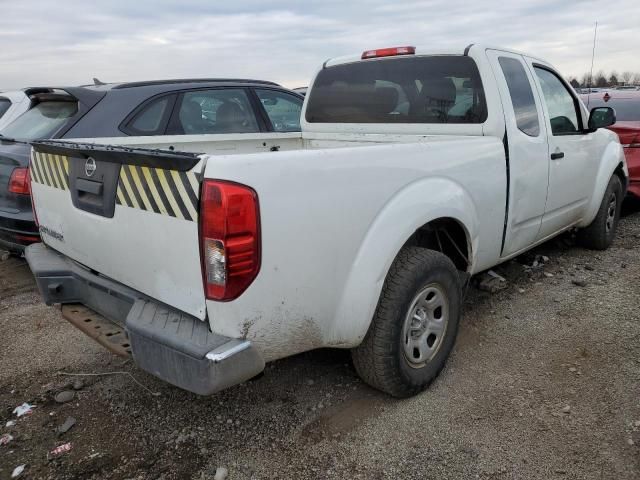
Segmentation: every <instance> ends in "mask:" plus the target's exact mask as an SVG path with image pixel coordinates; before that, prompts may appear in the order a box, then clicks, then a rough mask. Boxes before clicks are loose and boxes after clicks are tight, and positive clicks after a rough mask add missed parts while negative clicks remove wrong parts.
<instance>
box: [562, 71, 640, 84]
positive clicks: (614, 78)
mask: <svg viewBox="0 0 640 480" xmlns="http://www.w3.org/2000/svg"><path fill="white" fill-rule="evenodd" d="M569 83H571V85H572V86H573V87H574V88H585V87H600V88H603V87H618V86H621V85H640V73H639V72H629V71H626V72H622V73H618V72H616V71H615V70H614V71H613V72H611V73H610V74H609V75H607V74H605V72H604V71H603V70H600V71H598V72H597V73H594V74H593V78H591V74H590V73H584V74H583V75H582V77H580V78H579V79H578V78H576V77H569Z"/></svg>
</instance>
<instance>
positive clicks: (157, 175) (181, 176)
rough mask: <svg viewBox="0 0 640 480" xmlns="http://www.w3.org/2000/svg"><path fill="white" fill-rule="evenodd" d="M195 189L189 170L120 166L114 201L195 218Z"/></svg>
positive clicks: (164, 213)
mask: <svg viewBox="0 0 640 480" xmlns="http://www.w3.org/2000/svg"><path fill="white" fill-rule="evenodd" d="M198 192H199V183H198V180H197V179H196V176H195V174H193V173H191V172H178V171H176V170H165V169H162V168H150V167H139V166H135V165H122V167H121V168H120V178H119V179H118V191H117V194H116V195H117V196H116V204H117V205H125V206H127V207H131V208H139V209H141V210H147V211H150V212H155V213H160V214H163V215H170V216H172V217H177V218H184V219H185V220H192V221H197V220H198Z"/></svg>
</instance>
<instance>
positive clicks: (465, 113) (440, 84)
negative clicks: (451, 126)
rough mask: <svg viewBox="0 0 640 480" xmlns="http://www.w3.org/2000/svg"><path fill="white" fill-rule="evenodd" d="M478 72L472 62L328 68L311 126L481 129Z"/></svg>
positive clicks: (433, 59)
mask: <svg viewBox="0 0 640 480" xmlns="http://www.w3.org/2000/svg"><path fill="white" fill-rule="evenodd" d="M486 118H487V107H486V103H485V98H484V90H483V88H482V82H481V81H480V74H479V72H478V68H477V66H476V64H475V62H474V61H473V59H471V58H469V57H464V56H460V55H439V56H425V57H406V56H405V57H395V58H382V59H376V60H367V61H362V62H355V63H349V64H345V65H337V66H334V67H328V68H324V69H323V70H321V71H320V73H318V76H317V78H316V80H315V83H314V84H313V88H311V90H310V91H309V102H308V105H307V110H306V119H307V121H308V122H312V123H313V122H316V123H482V122H484V121H485V120H486Z"/></svg>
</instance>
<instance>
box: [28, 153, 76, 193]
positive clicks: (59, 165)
mask: <svg viewBox="0 0 640 480" xmlns="http://www.w3.org/2000/svg"><path fill="white" fill-rule="evenodd" d="M31 179H32V180H33V181H35V182H37V183H42V184H43V185H49V186H50V187H54V188H60V189H62V190H69V160H68V158H67V157H62V156H60V155H50V154H48V153H38V152H34V154H33V155H32V156H31Z"/></svg>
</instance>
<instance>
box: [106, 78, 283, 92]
mask: <svg viewBox="0 0 640 480" xmlns="http://www.w3.org/2000/svg"><path fill="white" fill-rule="evenodd" d="M214 82H215V83H257V84H261V85H275V86H277V87H279V86H280V85H278V84H277V83H275V82H269V81H267V80H251V79H246V78H178V79H173V80H149V81H143V82H127V83H121V84H119V85H116V86H115V87H113V89H114V90H116V89H122V88H133V87H147V86H151V85H167V84H175V83H214Z"/></svg>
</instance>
